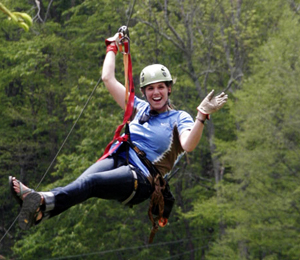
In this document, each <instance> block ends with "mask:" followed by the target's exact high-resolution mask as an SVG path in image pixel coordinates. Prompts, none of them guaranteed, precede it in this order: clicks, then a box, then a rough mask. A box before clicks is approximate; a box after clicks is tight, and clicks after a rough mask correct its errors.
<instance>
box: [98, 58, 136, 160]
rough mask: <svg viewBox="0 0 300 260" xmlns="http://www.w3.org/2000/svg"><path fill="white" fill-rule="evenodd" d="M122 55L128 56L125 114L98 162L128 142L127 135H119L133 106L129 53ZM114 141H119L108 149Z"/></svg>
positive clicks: (127, 120)
mask: <svg viewBox="0 0 300 260" xmlns="http://www.w3.org/2000/svg"><path fill="white" fill-rule="evenodd" d="M124 55H128V80H129V97H128V102H127V105H126V108H125V113H124V117H123V122H122V124H120V125H119V126H118V127H117V129H116V131H115V135H114V138H113V140H112V141H111V142H110V143H109V144H108V145H107V146H106V148H105V150H104V154H103V155H102V157H101V158H100V159H98V161H100V160H103V159H105V158H106V157H107V156H109V155H110V154H112V153H113V152H114V151H115V150H116V149H117V148H118V147H119V145H120V144H121V142H124V141H127V140H128V135H124V136H120V133H121V131H122V129H123V127H124V125H125V124H126V123H127V122H129V119H130V117H131V114H132V112H133V104H134V85H133V79H132V64H131V56H130V53H125V54H124ZM116 141H119V143H118V144H117V145H116V146H115V147H114V148H113V149H111V150H110V147H111V146H112V144H113V143H114V142H116Z"/></svg>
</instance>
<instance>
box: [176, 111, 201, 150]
mask: <svg viewBox="0 0 300 260" xmlns="http://www.w3.org/2000/svg"><path fill="white" fill-rule="evenodd" d="M197 118H199V119H200V120H203V121H204V120H205V115H203V114H201V113H200V112H198V115H197ZM200 120H198V119H196V120H195V123H194V126H193V128H192V129H191V130H189V131H184V132H183V133H182V134H181V135H180V143H181V147H182V148H183V150H184V151H186V152H191V151H193V150H194V149H195V148H196V146H197V145H198V144H199V142H200V140H201V137H202V133H203V128H204V124H203V123H202V122H200Z"/></svg>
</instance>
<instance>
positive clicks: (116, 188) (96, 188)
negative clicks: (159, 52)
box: [10, 31, 227, 242]
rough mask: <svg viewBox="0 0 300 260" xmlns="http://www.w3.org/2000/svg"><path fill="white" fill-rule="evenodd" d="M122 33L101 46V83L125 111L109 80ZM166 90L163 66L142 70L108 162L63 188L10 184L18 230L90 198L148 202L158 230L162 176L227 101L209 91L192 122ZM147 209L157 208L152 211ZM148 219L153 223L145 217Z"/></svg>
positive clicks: (166, 194)
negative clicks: (123, 135)
mask: <svg viewBox="0 0 300 260" xmlns="http://www.w3.org/2000/svg"><path fill="white" fill-rule="evenodd" d="M123 33H124V32H123V31H119V32H118V33H117V34H116V35H115V36H113V37H111V38H109V39H107V40H106V45H107V49H106V57H105V60H104V63H103V71H102V80H103V82H104V84H105V86H106V88H107V89H108V91H109V92H110V93H111V95H112V97H113V98H114V100H115V101H116V102H117V104H119V106H120V107H121V108H122V109H125V107H126V106H125V104H126V101H125V100H126V98H125V97H126V92H127V91H126V88H125V87H124V86H123V84H121V83H120V82H119V81H118V80H117V79H116V78H115V61H116V55H117V53H118V51H119V49H118V46H119V45H120V42H119V39H120V38H124V37H123V36H124V35H123ZM172 84H173V80H172V76H171V73H170V72H169V70H168V69H167V68H166V67H165V66H163V65H161V64H154V65H150V66H147V67H146V68H144V69H143V70H142V72H141V74H140V88H141V91H142V92H143V94H144V96H145V98H146V100H142V99H139V98H138V97H136V96H135V97H134V100H133V99H132V100H133V102H132V105H133V107H134V109H133V110H132V111H134V112H133V113H132V115H131V121H130V122H129V123H128V124H127V128H126V131H127V132H126V135H127V137H128V138H123V139H118V140H119V141H118V142H117V143H115V144H114V145H113V146H112V147H111V150H110V151H109V153H108V156H106V157H104V158H103V157H101V158H100V159H99V160H98V161H97V162H96V163H95V164H93V165H92V166H90V167H89V168H88V169H87V170H86V171H84V172H83V173H82V174H81V176H79V177H78V178H77V179H76V180H75V181H73V182H72V183H70V184H68V185H67V186H65V187H57V188H55V189H52V190H51V191H48V192H35V191H33V190H31V189H29V188H27V187H26V186H25V185H24V184H22V183H21V182H19V181H18V180H16V179H15V178H10V185H11V190H12V193H13V194H14V195H15V197H16V198H17V200H18V203H19V204H20V205H21V206H22V209H21V212H20V217H19V224H20V227H21V228H22V229H28V228H30V227H32V226H34V225H36V224H38V223H40V222H42V221H44V220H46V219H47V218H52V217H54V216H56V215H58V214H61V213H62V212H64V211H65V210H67V209H69V208H70V207H72V206H74V205H77V204H79V203H82V202H84V201H85V200H87V199H89V198H92V197H97V198H101V199H107V200H117V201H119V202H121V203H123V204H125V205H135V204H139V203H141V202H143V201H145V200H147V199H149V198H150V197H151V203H150V209H149V212H152V209H153V213H154V214H156V215H158V216H159V221H160V225H161V226H164V225H165V224H166V223H167V218H168V217H169V215H170V211H171V209H172V206H173V203H174V200H173V196H172V194H171V193H170V190H169V187H168V185H167V184H166V182H165V180H164V176H165V175H166V174H167V173H168V172H170V171H171V170H172V168H173V166H174V163H175V162H176V160H177V159H178V157H179V156H180V155H181V154H182V153H183V152H189V151H193V150H194V149H195V147H196V146H197V145H198V143H199V141H200V139H201V136H202V131H203V127H204V122H205V120H206V119H208V118H209V114H211V113H213V112H215V111H217V110H218V109H220V108H221V107H222V106H223V105H224V104H225V103H226V101H227V95H225V94H224V93H222V94H220V95H218V96H216V97H214V92H213V91H212V92H211V93H210V94H209V95H208V96H207V97H206V98H205V99H204V100H203V101H202V102H201V104H200V105H199V106H198V108H197V110H198V114H197V117H196V121H195V122H194V120H193V119H192V117H191V116H190V115H189V114H188V113H187V112H185V111H181V110H175V109H173V108H172V106H171V105H170V103H169V95H170V94H171V91H172ZM126 111H127V110H125V112H126ZM129 134H130V135H129ZM153 205H158V206H159V207H158V210H155V207H153ZM149 217H150V219H151V221H152V223H154V220H153V217H152V215H151V214H149ZM153 225H154V224H153ZM154 233H155V232H154ZM150 242H151V239H150Z"/></svg>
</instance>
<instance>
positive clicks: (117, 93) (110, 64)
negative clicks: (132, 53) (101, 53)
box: [102, 51, 125, 109]
mask: <svg viewBox="0 0 300 260" xmlns="http://www.w3.org/2000/svg"><path fill="white" fill-rule="evenodd" d="M115 63H116V55H115V54H114V52H112V51H109V52H107V54H106V56H105V59H104V62H103V68H102V80H103V82H104V85H105V86H106V88H107V89H108V91H109V93H110V94H111V95H112V96H113V98H114V100H115V101H116V102H117V103H118V105H119V106H120V107H121V108H122V109H125V87H124V86H123V85H122V84H121V83H120V82H119V81H117V79H116V77H115Z"/></svg>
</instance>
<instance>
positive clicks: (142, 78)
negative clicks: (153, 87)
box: [141, 72, 145, 82]
mask: <svg viewBox="0 0 300 260" xmlns="http://www.w3.org/2000/svg"><path fill="white" fill-rule="evenodd" d="M144 75H145V73H144V72H143V73H142V75H141V81H142V82H144V81H145V77H144Z"/></svg>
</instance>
